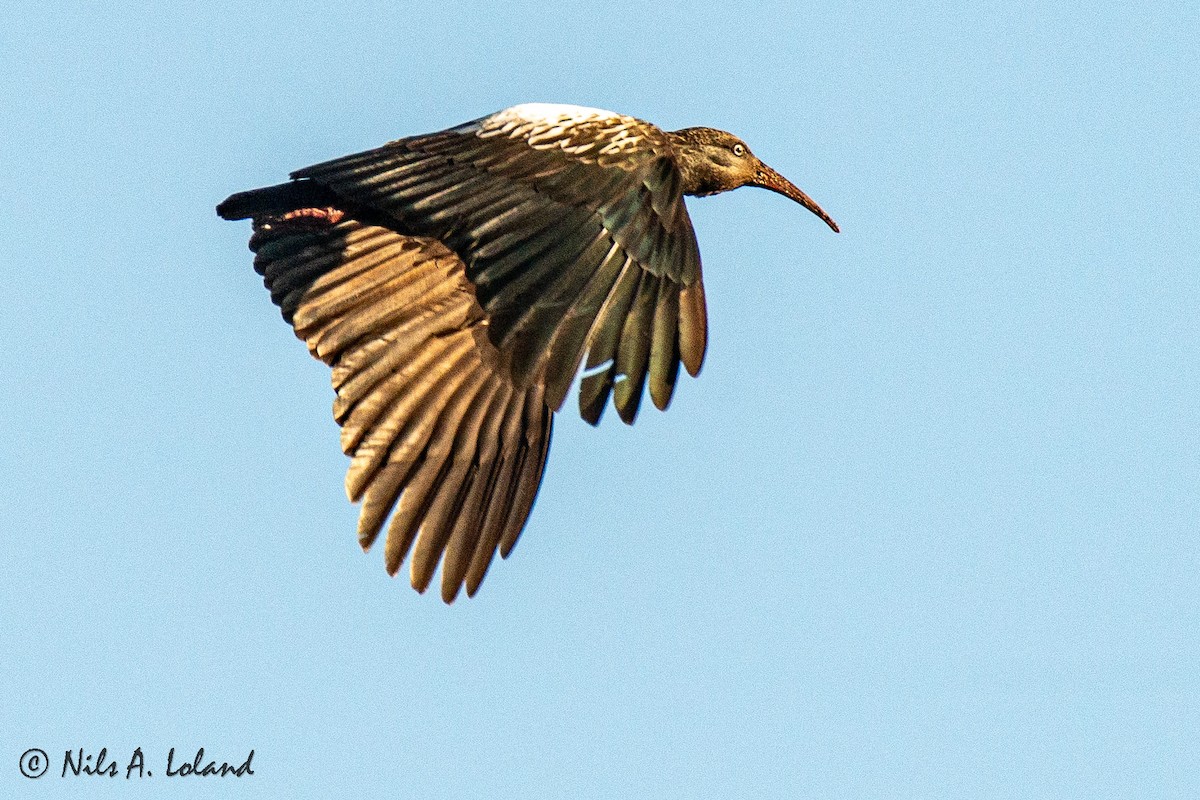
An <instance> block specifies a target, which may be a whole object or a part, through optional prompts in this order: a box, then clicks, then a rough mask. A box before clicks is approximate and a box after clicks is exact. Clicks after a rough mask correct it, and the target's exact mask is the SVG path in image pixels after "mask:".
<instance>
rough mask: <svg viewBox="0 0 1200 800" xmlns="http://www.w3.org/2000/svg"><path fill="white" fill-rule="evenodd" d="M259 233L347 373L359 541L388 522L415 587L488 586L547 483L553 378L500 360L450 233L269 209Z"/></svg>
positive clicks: (342, 416) (267, 265)
mask: <svg viewBox="0 0 1200 800" xmlns="http://www.w3.org/2000/svg"><path fill="white" fill-rule="evenodd" d="M359 168H360V169H361V168H362V166H361V165H360V167H359ZM305 196H308V195H305ZM366 216H369V214H368V215H366ZM255 227H256V233H255V238H254V239H252V247H254V248H255V249H256V267H257V268H259V271H260V272H261V273H262V274H263V275H264V279H265V281H266V283H267V285H268V288H269V289H271V290H272V293H273V297H274V298H275V299H276V301H277V302H284V303H286V302H288V301H289V298H292V297H293V296H295V295H297V293H298V295H299V297H298V299H297V300H296V301H295V306H294V313H293V314H292V315H291V321H292V323H293V326H294V328H295V330H296V333H297V335H298V336H299V337H301V338H302V339H304V340H305V341H306V342H307V344H308V346H309V349H310V350H311V351H312V353H313V354H314V355H315V356H317V357H318V358H321V359H322V360H324V361H325V362H326V363H327V364H329V365H330V366H331V367H332V368H333V385H334V388H335V390H336V392H337V398H336V399H335V401H334V415H335V419H336V420H337V421H338V423H339V424H341V425H342V445H343V449H344V450H345V452H346V453H347V454H348V455H350V456H351V463H350V468H349V469H348V470H347V474H346V490H347V494H348V495H349V496H350V498H351V499H352V500H355V501H361V503H362V508H361V511H360V515H359V524H358V536H359V542H360V544H362V546H363V547H364V548H368V547H370V546H371V545H372V544H373V543H374V541H375V540H376V539H377V538H378V536H379V534H380V532H381V531H382V530H383V528H384V526H385V524H386V526H387V530H388V534H387V537H386V541H385V543H384V562H385V565H386V567H387V569H388V571H389V573H391V574H395V573H396V572H397V570H398V569H399V567H400V565H401V563H402V562H403V561H404V560H405V558H407V557H408V556H409V554H410V552H411V554H412V559H411V563H410V570H411V579H412V583H413V585H414V587H416V588H418V589H421V590H424V588H426V587H427V586H428V584H429V582H430V580H431V578H432V575H433V573H434V572H435V571H436V570H437V567H438V565H439V563H440V564H441V566H442V575H443V577H442V596H443V598H444V599H445V600H446V601H447V602H450V601H451V600H453V599H454V597H455V596H456V595H457V593H458V591H459V589H460V588H461V587H462V586H463V585H466V586H467V588H468V591H469V592H470V593H474V592H475V591H476V590H478V588H479V582H480V581H482V579H483V574H484V573H486V569H487V564H488V563H490V561H491V556H492V554H494V553H495V552H496V551H497V550H498V549H500V548H501V547H502V545H504V543H509V545H508V546H509V547H511V542H512V541H515V538H516V535H517V533H519V531H520V529H521V528H522V527H523V526H524V524H525V521H526V520H527V518H528V516H529V512H530V510H531V506H532V502H533V497H534V496H536V491H537V486H538V484H539V483H540V482H541V475H542V470H543V469H544V466H545V453H546V447H547V446H548V443H549V427H550V409H548V408H546V407H545V401H544V399H543V390H542V387H541V386H540V385H532V386H527V385H522V384H518V383H514V382H513V380H512V379H511V377H510V376H509V374H508V373H507V371H505V370H503V369H500V367H499V364H500V362H501V359H500V355H499V353H498V352H496V350H495V348H494V346H493V345H492V344H491V341H490V340H489V338H488V333H487V327H488V325H487V317H486V314H485V313H484V311H483V309H482V308H481V307H480V306H479V304H478V301H477V299H476V294H475V291H474V287H473V285H472V284H471V283H470V281H469V280H468V278H467V275H466V266H465V264H463V262H462V260H461V259H460V258H459V257H458V256H457V255H456V254H455V253H453V252H452V251H450V250H448V249H447V248H446V247H445V246H443V245H442V244H440V243H439V242H437V241H434V240H432V239H429V238H422V237H414V236H410V235H407V234H404V233H401V232H399V231H397V230H395V229H392V228H389V227H387V226H380V225H376V224H373V222H366V223H364V222H363V221H361V220H359V219H357V218H356V217H355V216H354V215H353V212H351V211H344V210H341V209H327V210H325V211H322V210H319V209H302V210H297V211H296V212H295V213H294V214H276V213H271V214H264V215H263V216H261V217H259V218H256V220H255ZM530 425H533V426H536V427H538V428H539V430H536V431H531V430H529V426H530ZM531 454H532V455H531ZM487 547H490V548H491V552H490V553H485V552H483V550H484V549H485V548H487ZM504 552H505V553H507V552H508V550H507V549H505V551H504Z"/></svg>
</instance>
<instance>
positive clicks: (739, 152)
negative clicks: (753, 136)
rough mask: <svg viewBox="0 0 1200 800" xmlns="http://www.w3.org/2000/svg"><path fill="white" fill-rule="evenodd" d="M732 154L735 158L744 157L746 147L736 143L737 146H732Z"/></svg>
mask: <svg viewBox="0 0 1200 800" xmlns="http://www.w3.org/2000/svg"><path fill="white" fill-rule="evenodd" d="M733 154H734V155H735V156H744V155H746V145H744V144H742V143H741V142H738V143H737V144H735V145H734V146H733Z"/></svg>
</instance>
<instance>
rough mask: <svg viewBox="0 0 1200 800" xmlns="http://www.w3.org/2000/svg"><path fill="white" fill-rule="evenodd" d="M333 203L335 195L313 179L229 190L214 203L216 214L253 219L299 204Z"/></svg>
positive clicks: (319, 204) (298, 206)
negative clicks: (217, 202)
mask: <svg viewBox="0 0 1200 800" xmlns="http://www.w3.org/2000/svg"><path fill="white" fill-rule="evenodd" d="M335 204H337V197H336V196H335V195H334V194H333V192H331V191H330V190H329V189H326V188H325V187H324V186H321V185H320V184H317V183H314V182H313V181H307V180H300V181H289V182H288V183H281V184H279V185H278V186H266V187H264V188H262V189H251V190H250V191H248V192H238V193H237V194H231V195H230V196H229V197H227V198H225V201H224V202H223V203H221V205H219V206H217V214H218V215H220V216H221V217H222V218H224V219H253V218H255V217H261V216H267V215H274V214H286V213H287V212H289V211H294V210H296V209H298V208H321V207H324V206H331V205H335Z"/></svg>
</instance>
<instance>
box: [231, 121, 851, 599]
mask: <svg viewBox="0 0 1200 800" xmlns="http://www.w3.org/2000/svg"><path fill="white" fill-rule="evenodd" d="M741 186H760V187H762V188H764V189H770V190H771V191H774V192H778V193H779V194H782V195H784V196H785V197H788V198H790V199H792V200H794V201H795V202H797V203H799V204H800V205H802V206H804V207H805V208H807V209H808V210H809V211H811V212H813V213H814V214H816V215H817V216H818V217H819V218H820V219H821V220H823V221H824V222H825V224H827V225H828V226H829V227H830V228H832V229H833V230H834V231H837V230H838V226H837V224H836V223H835V222H834V221H833V220H832V219H831V218H830V217H829V215H828V214H826V213H825V212H824V211H823V210H822V209H821V207H820V206H818V205H817V204H816V203H815V202H814V201H813V200H812V199H811V198H810V197H809V196H808V195H807V194H805V193H804V192H802V191H801V190H800V189H798V188H797V187H796V186H795V185H793V184H792V183H791V182H790V181H789V180H787V179H786V178H784V177H783V176H782V175H780V174H779V173H778V172H776V171H775V170H774V169H772V168H771V167H769V166H767V165H766V164H764V163H763V162H762V161H761V160H759V158H758V157H757V156H755V155H754V154H753V153H751V152H750V148H749V147H747V145H746V143H745V142H743V141H742V140H741V139H739V138H737V137H736V136H733V135H732V134H729V133H725V132H724V131H719V130H716V129H713V128H684V129H683V130H678V131H664V130H662V129H660V128H658V127H656V126H654V125H652V124H650V123H648V122H643V121H642V120H639V119H635V118H633V117H628V116H623V115H621V114H615V113H612V112H609V111H601V110H598V109H592V108H583V107H579V106H568V105H554V104H543V103H531V104H525V105H519V106H514V107H512V108H509V109H506V110H504V111H500V112H498V113H495V114H492V115H490V116H487V117H483V118H481V119H478V120H475V121H473V122H468V123H465V124H463V125H459V126H457V127H454V128H450V129H448V130H444V131H440V132H437V133H432V134H427V135H421V136H413V137H410V138H405V139H399V140H396V141H393V142H389V143H388V144H385V145H383V146H382V147H378V148H376V149H373V150H367V151H366V152H362V153H356V154H354V155H349V156H345V157H343V158H338V159H334V160H332V161H327V162H325V163H322V164H317V165H316V166H312V167H307V168H305V169H301V170H298V171H296V172H293V173H292V174H291V179H290V180H289V181H288V182H286V183H282V184H279V185H276V186H269V187H266V188H262V189H252V190H250V191H246V192H240V193H238V194H234V195H232V196H230V197H229V198H228V199H226V200H225V201H224V202H223V203H221V204H220V205H219V206H218V207H217V213H218V214H219V215H220V216H221V217H223V218H225V219H229V220H241V219H249V220H251V222H252V227H253V232H252V235H251V237H250V249H251V251H253V253H254V267H255V269H256V270H257V271H258V272H259V273H260V274H261V275H262V276H263V279H264V282H265V284H266V287H267V289H268V290H269V291H270V293H271V299H272V300H273V301H274V302H275V303H276V304H277V305H278V306H279V308H280V309H281V311H282V314H283V318H284V319H285V320H286V321H287V322H289V323H290V324H291V325H292V327H293V329H294V330H295V333H296V335H297V336H298V337H299V338H300V339H302V340H304V342H305V343H306V344H307V345H308V349H309V351H310V352H311V353H312V354H313V355H314V356H315V357H316V358H318V359H320V360H321V361H324V362H325V363H326V364H328V365H329V366H330V367H331V368H332V372H333V388H334V391H335V394H336V397H335V400H334V403H333V414H334V417H335V419H336V420H337V422H338V424H339V425H340V426H341V445H342V449H343V451H344V452H345V453H346V454H347V455H349V456H350V457H351V462H350V467H349V471H348V472H347V475H346V492H347V494H348V495H349V497H350V500H351V501H352V502H361V509H360V514H359V520H358V540H359V543H360V544H361V545H362V547H363V549H364V550H365V549H368V548H369V547H370V546H371V545H372V543H374V542H375V540H376V539H377V538H378V537H379V535H380V533H381V532H382V531H383V529H384V526H385V525H386V527H387V534H386V537H385V538H384V545H383V554H384V561H385V564H386V567H387V570H388V572H389V573H390V574H392V575H395V574H396V572H397V571H398V570H399V568H400V565H401V564H402V563H403V562H404V560H405V559H406V558H409V563H410V573H411V575H410V577H411V582H412V585H413V587H414V588H415V589H417V591H420V592H424V591H425V589H426V588H427V587H428V586H429V585H430V582H431V581H432V580H433V577H434V573H435V572H436V571H437V570H438V566H439V564H440V566H441V595H442V599H443V600H444V601H445V602H447V603H450V602H452V601H453V600H454V599H455V597H456V596H457V595H458V594H459V592H460V591H461V590H462V589H463V588H464V587H465V589H466V592H467V594H468V595H474V594H475V592H476V591H477V590H478V589H479V586H480V583H481V582H482V581H483V578H484V576H485V575H486V573H487V571H488V567H489V565H490V564H491V562H492V560H493V558H494V556H495V554H496V553H497V552H499V554H500V556H501V557H507V556H508V555H509V553H510V552H511V551H512V548H513V545H514V544H515V543H516V541H517V537H518V536H519V535H520V533H521V530H522V529H523V528H524V526H525V522H526V520H527V519H528V517H529V514H530V511H531V509H532V507H533V503H534V499H535V497H536V495H537V492H538V487H539V485H540V484H541V480H542V474H543V471H544V469H545V466H546V455H547V452H548V450H549V447H550V432H551V427H552V421H553V416H554V413H555V412H557V411H558V410H560V409H561V407H562V405H563V403H564V401H565V399H566V396H567V393H568V391H569V389H570V387H571V385H572V383H573V381H574V379H575V377H576V375H577V374H579V373H580V372H581V371H582V375H583V377H582V379H581V380H580V384H579V412H580V414H581V416H582V417H583V418H584V419H585V420H587V421H588V422H590V423H592V424H596V423H598V422H599V420H600V417H601V414H602V413H603V412H604V409H605V408H606V407H607V406H608V404H609V402H610V401H611V403H612V405H613V406H614V407H615V408H616V413H617V414H618V415H619V416H620V418H621V419H622V420H623V421H624V422H626V423H630V424H632V423H633V421H634V418H635V417H636V416H637V413H638V408H639V406H640V404H641V402H642V398H643V395H644V394H647V393H648V394H649V396H650V400H651V402H653V403H654V405H655V406H657V407H658V408H659V409H665V408H666V407H667V405H668V404H669V403H670V402H671V396H672V394H673V392H674V391H675V384H676V379H677V377H678V374H679V367H680V365H681V364H682V365H683V368H684V369H685V370H687V372H688V373H689V374H690V375H693V376H695V375H697V374H698V373H699V372H700V367H701V365H702V364H703V362H704V353H705V348H706V343H707V312H706V309H705V299H704V284H703V281H702V278H701V271H700V251H699V248H698V246H697V243H696V235H695V233H694V231H693V229H692V223H691V220H690V219H689V217H688V213H687V208H686V206H685V204H684V197H685V196H689V195H690V196H705V195H711V194H716V193H719V192H726V191H729V190H731V189H736V188H738V187H741Z"/></svg>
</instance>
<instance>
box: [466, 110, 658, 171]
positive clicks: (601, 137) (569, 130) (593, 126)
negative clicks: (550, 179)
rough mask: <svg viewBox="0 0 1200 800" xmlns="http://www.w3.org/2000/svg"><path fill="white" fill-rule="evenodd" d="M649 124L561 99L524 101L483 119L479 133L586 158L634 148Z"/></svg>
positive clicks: (588, 159) (594, 157)
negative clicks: (519, 140) (548, 101)
mask: <svg viewBox="0 0 1200 800" xmlns="http://www.w3.org/2000/svg"><path fill="white" fill-rule="evenodd" d="M645 127H646V124H645V123H643V122H641V121H640V120H638V119H636V118H634V117H629V116H625V115H624V114H617V113H615V112H613V111H605V110H603V109H599V108H587V107H585V106H574V105H567V104H560V103H522V104H521V105H517V106H513V107H512V108H506V109H504V110H503V111H498V112H496V113H495V114H492V115H491V116H490V117H486V118H485V119H483V120H481V121H480V123H479V127H478V128H477V130H476V135H477V136H480V137H482V138H485V139H486V138H489V137H492V136H505V137H508V138H510V139H524V140H525V142H526V143H527V144H528V145H529V146H530V147H532V148H533V149H535V150H549V149H555V148H558V149H561V150H563V151H564V152H566V153H569V154H570V155H572V156H575V157H577V158H580V159H581V160H584V161H594V160H595V159H596V158H597V157H615V156H617V155H619V154H621V153H623V152H628V151H633V150H635V149H636V148H637V147H638V146H639V144H640V143H641V142H642V140H643V138H644V137H643V135H642V133H643V132H644V128H645Z"/></svg>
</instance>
